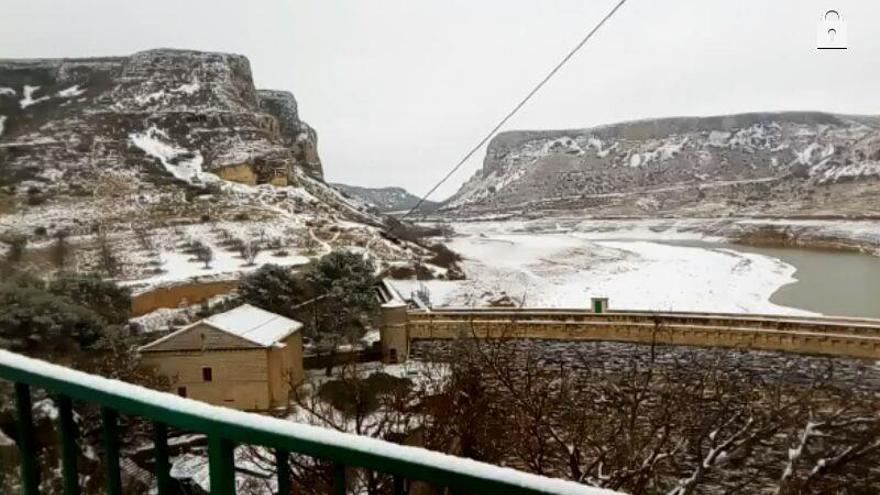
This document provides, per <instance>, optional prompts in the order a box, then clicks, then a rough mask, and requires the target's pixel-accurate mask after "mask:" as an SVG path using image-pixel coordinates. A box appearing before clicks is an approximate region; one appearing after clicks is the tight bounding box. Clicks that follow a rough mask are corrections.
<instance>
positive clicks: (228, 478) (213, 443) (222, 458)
mask: <svg viewBox="0 0 880 495" xmlns="http://www.w3.org/2000/svg"><path fill="white" fill-rule="evenodd" d="M208 463H209V464H208V471H209V475H210V478H211V495H235V446H234V445H233V444H232V442H230V441H229V440H226V439H225V438H220V437H218V436H209V437H208Z"/></svg>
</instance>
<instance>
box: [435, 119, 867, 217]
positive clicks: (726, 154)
mask: <svg viewBox="0 0 880 495" xmlns="http://www.w3.org/2000/svg"><path fill="white" fill-rule="evenodd" d="M442 209H443V210H444V211H446V212H449V213H460V214H466V215H472V214H486V213H500V212H521V213H526V214H528V213H529V212H534V211H536V210H564V211H572V210H577V211H583V212H584V213H586V214H599V215H604V214H609V215H614V214H625V215H657V214H674V215H678V214H685V215H707V216H714V215H727V214H731V213H735V214H760V213H767V214H783V215H785V214H812V215H820V214H847V215H865V214H877V213H878V212H880V117H867V116H847V115H834V114H826V113H818V112H784V113H751V114H740V115H728V116H718V117H681V118H667V119H652V120H641V121H635V122H626V123H621V124H614V125H607V126H601V127H595V128H591V129H576V130H559V131H511V132H504V133H501V134H499V135H498V136H496V137H495V138H494V139H493V140H492V141H491V142H490V144H489V146H488V148H487V153H486V157H485V159H484V162H483V168H482V169H481V170H479V171H478V172H477V173H476V174H474V176H473V177H471V178H470V180H468V181H467V182H466V183H465V184H463V185H462V187H461V188H460V189H459V191H458V192H457V193H456V194H455V195H454V196H452V197H451V198H450V199H449V200H447V201H446V202H445V203H444V204H443V205H442Z"/></svg>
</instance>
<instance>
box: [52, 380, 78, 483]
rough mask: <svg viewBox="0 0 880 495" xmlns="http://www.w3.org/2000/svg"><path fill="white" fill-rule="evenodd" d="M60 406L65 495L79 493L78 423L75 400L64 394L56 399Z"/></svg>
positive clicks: (59, 428) (59, 431)
mask: <svg viewBox="0 0 880 495" xmlns="http://www.w3.org/2000/svg"><path fill="white" fill-rule="evenodd" d="M55 405H56V406H58V436H59V437H60V441H61V468H62V473H61V475H62V476H63V478H64V493H65V495H79V473H78V471H77V467H76V458H77V456H78V455H79V452H78V451H77V448H76V425H75V424H74V422H73V401H71V400H70V397H65V396H63V395H60V396H58V397H57V398H56V399H55Z"/></svg>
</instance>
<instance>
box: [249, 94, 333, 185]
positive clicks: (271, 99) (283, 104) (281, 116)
mask: <svg viewBox="0 0 880 495" xmlns="http://www.w3.org/2000/svg"><path fill="white" fill-rule="evenodd" d="M257 99H258V100H259V102H260V108H261V109H262V110H263V111H264V112H266V113H268V114H270V115H272V116H274V117H275V118H276V119H277V120H278V125H279V129H278V130H279V134H280V136H281V139H282V142H283V143H284V144H285V145H286V146H288V147H289V148H290V149H291V150H292V151H293V154H294V156H295V157H296V159H297V162H298V163H299V164H300V165H301V166H302V167H303V168H305V169H306V170H307V171H308V172H309V173H310V174H311V175H313V176H315V177H323V176H324V172H323V170H322V169H321V160H320V158H318V134H317V133H316V132H315V130H314V129H312V128H311V127H309V125H308V124H306V123H305V122H303V121H302V120H300V118H299V111H298V107H297V104H296V98H294V96H293V93H291V92H290V91H277V90H267V89H261V90H258V91H257Z"/></svg>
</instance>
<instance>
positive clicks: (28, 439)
mask: <svg viewBox="0 0 880 495" xmlns="http://www.w3.org/2000/svg"><path fill="white" fill-rule="evenodd" d="M15 409H16V423H17V429H18V453H19V457H20V458H21V487H22V493H23V494H24V495H38V494H39V493H40V460H39V457H38V453H37V443H36V440H35V438H34V413H33V410H32V404H31V388H30V387H29V386H28V385H26V384H24V383H16V384H15Z"/></svg>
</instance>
